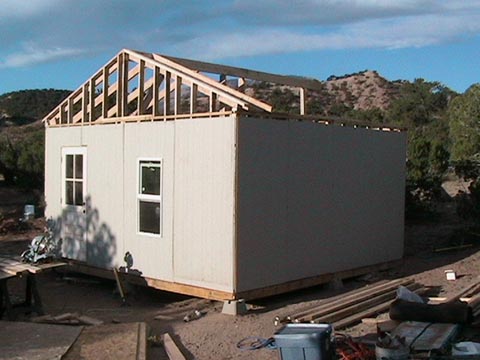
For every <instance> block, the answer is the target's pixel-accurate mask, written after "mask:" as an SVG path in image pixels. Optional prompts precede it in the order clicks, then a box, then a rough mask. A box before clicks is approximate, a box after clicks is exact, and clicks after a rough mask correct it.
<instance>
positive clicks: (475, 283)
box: [447, 276, 480, 302]
mask: <svg viewBox="0 0 480 360" xmlns="http://www.w3.org/2000/svg"><path fill="white" fill-rule="evenodd" d="M479 285H480V276H477V277H476V278H475V279H474V280H473V281H472V282H471V283H470V284H469V285H468V286H466V287H464V288H463V289H461V290H460V291H458V292H457V293H455V294H454V295H452V296H450V297H449V298H448V300H447V302H454V301H457V300H458V299H460V298H461V297H463V296H464V295H467V294H468V293H469V292H471V291H472V290H473V289H475V288H476V287H478V286H479Z"/></svg>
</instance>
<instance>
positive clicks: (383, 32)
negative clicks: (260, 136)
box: [0, 0, 480, 94]
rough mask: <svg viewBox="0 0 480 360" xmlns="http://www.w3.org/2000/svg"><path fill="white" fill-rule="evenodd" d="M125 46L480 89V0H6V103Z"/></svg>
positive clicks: (76, 81) (1, 84)
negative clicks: (479, 86) (478, 84)
mask: <svg viewBox="0 0 480 360" xmlns="http://www.w3.org/2000/svg"><path fill="white" fill-rule="evenodd" d="M122 48H130V49H135V50H142V51H150V52H157V53H163V54H167V55H172V56H178V57H187V58H193V59H198V60H204V61H211V62H218V63H222V64H228V65H233V66H239V67H247V68H252V69H256V70H262V71H267V72H273V73H279V74H288V75H301V76H307V77H314V78H317V79H320V80H325V79H326V78H327V77H328V76H330V75H332V74H333V75H343V74H346V73H353V72H357V71H361V70H365V69H371V70H377V71H378V72H379V73H380V74H381V75H383V76H384V77H386V78H387V79H390V80H396V79H407V80H413V79H414V78H420V77H421V78H424V79H426V80H430V81H440V82H441V83H443V84H444V85H446V86H449V87H451V88H452V89H454V90H456V91H459V92H463V91H465V89H466V88H468V87H469V86H470V85H471V84H473V83H476V82H480V80H479V79H480V66H479V65H480V0H463V1H454V0H450V1H449V0H399V1H395V0H363V1H362V0H296V1H286V0H285V1H282V0H278V1H274V0H243V1H242V0H210V1H208V2H207V1H193V0H192V1H180V0H163V1H162V0H142V1H134V0H75V1H74V0H25V1H19V0H1V1H0V94H2V93H5V92H9V91H14V90H21V89H33V88H61V89H72V90H73V89H75V88H77V87H78V86H79V85H80V84H81V83H82V82H83V81H84V80H86V79H87V78H88V77H90V75H92V74H93V73H94V72H95V71H96V70H97V69H98V68H100V67H101V66H103V65H104V64H105V63H106V62H107V61H108V60H109V59H110V58H112V57H113V56H114V55H115V54H116V53H117V52H118V51H120V50H121V49H122Z"/></svg>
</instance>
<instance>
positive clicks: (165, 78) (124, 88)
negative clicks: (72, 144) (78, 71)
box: [44, 50, 272, 126]
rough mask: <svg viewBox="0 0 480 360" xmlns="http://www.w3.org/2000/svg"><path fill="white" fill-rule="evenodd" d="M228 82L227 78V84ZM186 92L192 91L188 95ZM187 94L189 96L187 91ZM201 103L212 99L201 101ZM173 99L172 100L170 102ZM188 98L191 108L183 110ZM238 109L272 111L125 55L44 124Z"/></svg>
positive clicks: (205, 80) (179, 69)
mask: <svg viewBox="0 0 480 360" xmlns="http://www.w3.org/2000/svg"><path fill="white" fill-rule="evenodd" d="M224 79H225V78H224ZM187 88H190V89H189V90H190V91H189V92H188V93H187V92H186V90H187ZM183 90H185V91H183ZM199 94H202V95H201V96H202V98H208V99H206V100H202V101H200V98H201V97H200V95H199ZM172 95H173V97H172ZM185 96H188V97H189V106H188V107H187V106H182V100H183V99H184V98H185ZM218 109H221V111H230V110H233V111H236V110H237V109H243V110H255V111H266V112H271V111H272V106H271V105H269V104H266V103H264V102H262V101H259V100H257V99H254V98H253V97H251V96H248V95H246V94H244V93H242V92H241V91H238V90H235V89H232V88H230V87H228V86H226V85H225V84H224V83H222V82H219V81H215V80H214V79H212V78H210V77H208V76H206V75H204V74H201V73H199V72H198V70H197V69H190V68H188V67H186V66H184V65H182V64H177V63H176V62H175V61H173V60H171V59H170V58H167V57H163V56H161V55H157V54H147V53H141V52H137V51H133V50H123V51H121V52H120V53H119V54H117V55H116V56H115V57H114V58H112V59H111V60H110V61H109V62H107V63H106V64H105V65H104V66H103V67H102V68H100V69H99V70H98V71H97V72H96V73H95V74H93V76H92V77H91V78H90V79H88V80H87V81H86V82H85V83H84V84H82V85H81V86H80V87H79V88H78V89H77V90H75V91H74V92H73V93H72V94H71V95H70V96H69V97H67V98H66V99H65V100H64V101H62V103H60V104H59V106H58V107H57V108H55V109H54V110H52V111H51V112H50V113H49V114H48V115H47V116H46V117H45V119H44V121H45V123H46V125H47V126H49V125H57V126H71V125H83V124H89V125H92V124H95V123H105V122H106V121H107V120H108V122H117V121H125V120H126V119H127V118H129V117H138V116H151V117H152V119H153V118H155V117H159V116H161V117H163V118H166V117H168V118H170V116H171V115H174V116H179V115H184V114H185V113H189V114H192V115H193V114H198V113H203V112H205V111H210V112H215V113H216V112H217V111H218Z"/></svg>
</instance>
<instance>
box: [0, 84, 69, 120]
mask: <svg viewBox="0 0 480 360" xmlns="http://www.w3.org/2000/svg"><path fill="white" fill-rule="evenodd" d="M69 94H70V91H69V90H54V89H43V90H22V91H14V92H9V93H6V94H3V95H0V126H12V125H25V124H29V123H32V122H34V121H35V120H38V119H41V118H43V117H44V116H45V115H46V114H48V112H49V111H50V110H52V109H53V108H54V107H55V106H56V105H58V103H59V102H60V101H62V100H63V99H65V98H66V97H67V96H68V95H69Z"/></svg>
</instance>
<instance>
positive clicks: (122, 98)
mask: <svg viewBox="0 0 480 360" xmlns="http://www.w3.org/2000/svg"><path fill="white" fill-rule="evenodd" d="M125 62H126V59H125V54H124V53H120V54H118V56H117V64H118V75H117V117H122V116H123V115H124V111H125V102H126V89H127V87H128V84H126V83H125Z"/></svg>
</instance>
